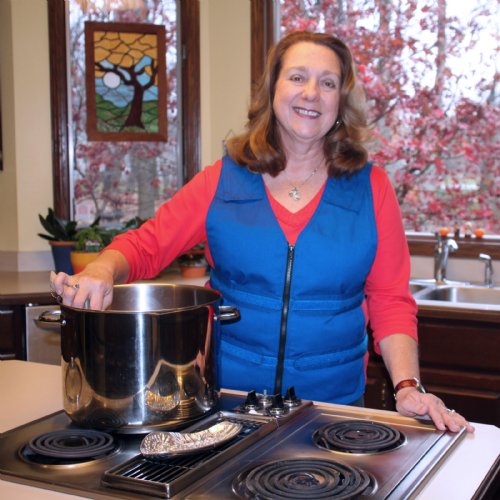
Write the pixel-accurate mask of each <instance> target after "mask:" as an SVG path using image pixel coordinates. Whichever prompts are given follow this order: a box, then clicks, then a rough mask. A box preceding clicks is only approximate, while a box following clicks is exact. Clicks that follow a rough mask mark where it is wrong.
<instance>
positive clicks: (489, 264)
mask: <svg viewBox="0 0 500 500" xmlns="http://www.w3.org/2000/svg"><path fill="white" fill-rule="evenodd" d="M479 260H482V261H483V262H484V264H485V265H484V286H487V287H489V288H492V287H493V261H492V260H491V256H489V255H488V254H486V253H480V254H479Z"/></svg>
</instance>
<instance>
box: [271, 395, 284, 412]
mask: <svg viewBox="0 0 500 500" xmlns="http://www.w3.org/2000/svg"><path fill="white" fill-rule="evenodd" d="M285 411H286V409H285V403H284V402H283V396H282V395H281V394H276V396H274V397H273V403H272V405H271V408H269V413H270V414H271V415H273V416H275V417H278V416H280V415H283V414H284V413H285Z"/></svg>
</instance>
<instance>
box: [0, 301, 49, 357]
mask: <svg viewBox="0 0 500 500" xmlns="http://www.w3.org/2000/svg"><path fill="white" fill-rule="evenodd" d="M54 303H55V302H54V299H53V298H52V297H51V296H50V294H48V293H45V294H42V293H32V294H29V295H7V294H4V295H2V294H0V360H6V359H23V360H24V359H26V305H27V304H40V305H47V304H54Z"/></svg>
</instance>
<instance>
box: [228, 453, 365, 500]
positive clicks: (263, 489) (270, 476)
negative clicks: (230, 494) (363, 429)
mask: <svg viewBox="0 0 500 500" xmlns="http://www.w3.org/2000/svg"><path fill="white" fill-rule="evenodd" d="M372 487H373V480H372V478H371V477H370V476H369V475H368V474H367V473H366V472H365V471H363V470H362V469H360V468H358V467H352V466H349V465H346V464H341V463H338V462H334V461H332V460H321V459H312V458H304V459H297V460H281V461H276V462H266V463H264V464H261V465H257V466H252V467H250V468H247V469H245V470H244V471H243V472H241V473H240V474H238V476H237V477H236V478H235V480H234V481H233V491H234V492H235V493H236V494H237V495H238V496H239V497H240V498H245V499H259V500H264V499H269V500H271V499H272V500H274V499H294V498H314V499H318V500H319V499H322V498H336V499H341V498H354V497H358V496H359V495H361V494H363V493H367V490H371V488H372Z"/></svg>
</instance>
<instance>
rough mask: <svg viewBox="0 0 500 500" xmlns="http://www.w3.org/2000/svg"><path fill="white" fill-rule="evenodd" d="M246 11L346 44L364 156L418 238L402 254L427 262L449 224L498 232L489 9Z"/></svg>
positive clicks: (341, 4)
mask: <svg viewBox="0 0 500 500" xmlns="http://www.w3.org/2000/svg"><path fill="white" fill-rule="evenodd" d="M253 4H254V11H253V13H254V16H253V23H254V24H255V25H258V23H260V22H262V23H263V24H264V25H268V24H269V23H271V24H272V25H273V26H275V27H276V29H275V32H276V31H277V32H278V34H277V35H276V36H283V35H284V34H285V33H288V32H289V31H292V30H295V29H309V30H312V31H328V32H331V33H333V34H336V35H337V36H339V37H340V38H342V39H344V40H346V41H347V43H348V45H349V46H350V48H351V50H352V51H353V54H354V57H355V61H356V63H357V67H358V76H359V78H360V80H361V82H362V83H363V85H364V87H365V90H366V93H367V97H368V104H369V109H370V119H371V121H372V123H373V125H374V127H375V133H376V136H377V142H376V144H375V145H374V147H372V150H371V154H372V157H373V159H374V160H375V161H376V162H377V163H378V164H380V165H382V166H384V167H385V168H386V170H387V171H388V173H389V175H390V176H391V178H392V180H393V184H394V186H395V188H396V192H397V194H398V198H399V201H400V206H401V210H402V214H403V219H404V222H405V227H406V228H407V230H408V231H412V232H418V233H419V234H418V236H414V234H415V233H409V241H410V246H412V244H413V242H418V244H416V245H413V248H412V251H413V250H416V251H417V253H420V254H430V252H431V245H429V243H431V242H433V238H432V233H433V232H434V231H436V230H437V229H438V228H440V227H443V226H446V227H450V228H453V226H454V225H455V224H456V223H458V224H460V226H461V232H463V229H464V224H465V222H469V221H470V222H471V224H472V227H473V229H474V228H476V227H481V228H484V229H485V230H486V231H487V233H490V234H494V235H499V234H500V217H499V215H500V206H499V203H498V199H499V195H500V192H499V191H498V185H499V180H500V162H499V161H498V146H497V143H498V139H497V137H498V132H497V129H498V121H499V119H498V98H497V97H496V95H495V87H494V81H495V64H494V63H495V59H494V58H495V48H496V45H495V43H496V41H495V36H496V28H495V19H496V17H495V14H496V10H497V9H498V7H497V4H496V2H493V1H492V0H484V1H481V0H476V1H474V2H468V6H467V8H468V9H470V11H467V10H466V11H465V14H464V11H463V9H464V8H465V7H464V6H462V10H461V11H458V10H457V9H458V5H457V4H456V2H450V1H448V2H446V0H439V1H438V2H436V1H427V0H418V1H403V2H393V1H391V0H350V1H346V0H300V1H299V0H286V1H284V0H280V1H279V2H276V4H277V8H276V9H275V10H274V11H273V9H272V8H271V7H270V6H269V3H267V4H266V2H262V1H258V0H255V1H254V2H253ZM452 8H453V9H454V10H452ZM273 17H274V19H273ZM266 30H267V31H266ZM262 31H263V32H264V33H266V32H269V27H267V28H264V29H262ZM267 45H268V46H269V45H270V43H268V44H267ZM262 52H263V51H262V50H258V48H256V47H254V48H253V51H252V57H253V58H254V59H255V58H259V53H262ZM464 61H469V62H468V63H466V64H464ZM472 61H475V62H472ZM477 61H480V64H479V65H478V64H476V62H477ZM254 66H255V63H253V65H252V68H254ZM255 67H256V68H257V69H256V70H255V72H254V74H253V79H255V78H257V76H258V71H259V68H258V67H257V66H255ZM495 139H496V140H495ZM495 148H496V150H495ZM425 232H427V235H425ZM465 243H466V244H465V245H460V248H461V251H460V254H461V256H471V257H472V256H474V257H477V253H478V250H477V249H478V246H477V245H478V244H479V243H482V244H483V245H486V246H488V248H487V250H488V252H490V251H491V250H493V251H492V252H491V253H492V256H493V255H497V256H500V253H499V250H498V240H496V239H492V238H483V239H482V240H475V239H474V238H471V239H470V240H468V241H466V242H465ZM417 247H418V248H417ZM466 248H467V249H468V250H466ZM469 253H470V255H469Z"/></svg>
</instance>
